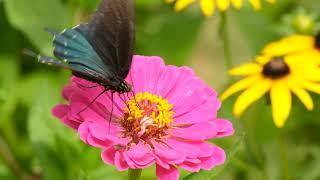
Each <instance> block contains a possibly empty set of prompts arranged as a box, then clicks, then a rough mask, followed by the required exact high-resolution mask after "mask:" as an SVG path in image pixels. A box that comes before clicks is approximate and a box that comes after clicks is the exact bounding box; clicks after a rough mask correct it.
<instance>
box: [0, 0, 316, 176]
mask: <svg viewBox="0 0 320 180" xmlns="http://www.w3.org/2000/svg"><path fill="white" fill-rule="evenodd" d="M97 3H98V0H32V1H31V0H0V155H1V158H0V179H1V180H2V179H4V180H7V179H8V180H11V179H34V180H38V179H45V180H60V179H61V180H62V179H68V180H69V179H70V180H74V179H79V180H87V179H90V180H100V179H101V180H102V179H104V180H105V179H108V180H112V179H121V178H126V172H123V173H118V172H117V171H116V170H115V169H114V168H113V167H111V166H106V165H105V164H103V163H102V161H101V159H100V155H99V153H100V152H99V150H98V149H94V148H91V147H88V146H86V145H84V144H83V143H82V142H81V141H80V140H79V138H78V137H77V135H76V133H74V132H73V131H72V130H70V129H68V128H66V127H64V125H63V124H62V123H60V122H59V121H58V120H57V119H54V118H53V117H52V116H51V112H50V111H51V108H52V107H53V106H54V105H55V104H57V103H59V102H61V101H62V100H61V97H60V91H61V88H62V87H63V85H64V84H66V83H67V82H68V81H69V77H70V72H66V71H63V70H60V69H54V68H50V67H47V66H44V65H41V64H38V63H37V62H36V60H34V59H32V58H29V57H26V56H24V55H22V53H21V52H22V49H23V48H29V49H33V50H36V51H39V52H42V53H46V54H48V55H51V51H52V47H51V36H50V35H49V34H48V33H46V32H45V31H43V29H44V27H50V28H54V29H57V30H63V29H64V28H67V27H72V26H74V25H76V24H78V23H80V22H83V21H87V20H88V18H89V16H90V14H91V13H92V12H93V11H94V9H95V7H96V5H97ZM319 9H320V1H315V0H278V2H277V3H276V4H275V5H267V4H264V8H263V9H262V10H261V11H259V12H255V11H254V10H252V8H251V7H250V6H249V5H248V3H247V5H246V7H245V8H243V9H241V10H240V11H236V10H228V31H229V35H230V40H231V45H232V57H233V64H234V65H238V64H240V63H242V62H245V61H247V60H250V59H253V58H254V55H255V54H256V53H257V52H259V50H260V49H261V48H262V47H263V46H264V45H265V44H266V43H268V42H270V41H272V40H277V39H278V38H280V37H281V36H284V35H288V34H292V33H295V32H299V33H306V34H312V33H314V31H316V30H318V29H317V28H318V22H319V17H318V16H319V14H318V12H319ZM136 11H137V15H136V16H137V34H136V36H137V37H136V39H137V42H136V50H135V52H136V54H143V55H158V56H161V57H163V58H164V59H165V60H166V62H167V63H168V64H175V65H188V66H191V67H193V68H194V69H195V71H196V74H197V75H199V76H200V77H201V78H203V79H204V80H205V81H206V82H207V83H208V84H210V85H211V86H212V87H214V88H215V89H216V90H217V91H218V92H221V91H222V90H224V89H225V87H226V86H227V85H229V84H230V83H231V81H230V79H229V78H228V77H227V68H226V67H225V65H224V64H225V63H224V58H223V47H222V42H221V40H220V39H221V38H220V37H221V36H220V35H219V33H218V28H219V27H218V25H219V13H216V14H215V16H214V17H211V18H204V17H202V15H201V13H200V10H199V9H198V7H197V6H196V5H194V6H192V7H190V8H188V9H187V10H186V11H184V12H183V13H175V12H174V11H173V8H172V6H171V5H168V4H165V3H164V2H163V1H161V0H136ZM301 14H303V15H308V16H310V17H312V20H313V23H312V24H311V26H310V27H301V26H299V20H297V18H296V17H297V15H301ZM313 96H314V99H315V104H316V108H315V110H314V111H313V112H307V111H306V110H305V109H304V107H303V106H302V105H301V103H300V102H298V101H297V100H296V99H294V105H293V111H292V113H291V116H290V118H289V120H288V123H287V125H286V127H285V128H284V129H281V130H279V129H276V128H275V126H274V125H273V122H272V119H271V108H270V107H269V105H268V103H267V102H266V100H265V99H263V100H261V101H259V102H258V103H256V104H255V105H254V106H252V107H251V108H250V109H249V110H248V111H247V113H246V114H245V115H244V117H243V118H241V120H239V119H235V118H234V117H233V116H232V114H231V109H232V104H233V102H234V99H230V100H229V101H227V102H225V103H224V104H223V106H222V110H221V112H220V117H225V118H228V119H230V120H232V121H233V123H234V125H235V127H236V128H237V133H236V134H235V135H234V136H233V137H231V138H224V139H221V140H218V141H215V143H217V144H219V145H221V146H222V147H224V148H225V149H226V150H227V151H228V152H229V154H228V155H229V157H228V158H229V160H228V161H227V163H226V165H225V166H223V167H219V168H216V169H214V170H213V171H212V172H211V173H212V174H211V175H213V176H214V177H213V178H214V179H222V180H224V179H225V180H229V179H230V180H232V179H239V180H242V179H249V180H260V179H261V180H264V179H266V180H269V179H270V180H278V179H279V180H281V179H288V180H289V179H297V180H313V179H314V180H316V179H320V141H319V140H320V118H319V117H320V111H319V109H320V98H319V97H318V96H316V95H313ZM244 133H245V136H244V140H242V141H241V142H240V143H239V142H238V139H239V138H241V137H242V136H243V134H244ZM234 146H236V147H234ZM222 170H223V171H222ZM182 174H183V175H182V176H181V179H182V178H183V176H184V175H185V174H186V172H182ZM205 177H206V176H203V177H202V178H201V177H199V176H194V177H191V178H190V176H189V179H207V178H205ZM143 179H155V174H154V168H150V169H149V170H146V171H144V172H143Z"/></svg>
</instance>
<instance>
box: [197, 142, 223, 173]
mask: <svg viewBox="0 0 320 180" xmlns="http://www.w3.org/2000/svg"><path fill="white" fill-rule="evenodd" d="M212 150H213V151H212V155H211V156H209V157H206V158H200V160H201V161H202V163H201V168H202V169H205V170H211V169H212V168H213V167H215V166H218V165H222V164H223V163H224V162H225V160H226V154H225V152H224V150H223V149H221V148H220V147H218V146H214V145H212Z"/></svg>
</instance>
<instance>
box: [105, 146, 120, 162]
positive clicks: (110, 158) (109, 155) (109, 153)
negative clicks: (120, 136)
mask: <svg viewBox="0 0 320 180" xmlns="http://www.w3.org/2000/svg"><path fill="white" fill-rule="evenodd" d="M116 152H117V151H116V150H115V149H114V147H113V146H112V147H109V148H107V149H105V150H104V151H102V153H101V158H102V160H103V162H104V163H106V164H110V165H114V157H115V155H116Z"/></svg>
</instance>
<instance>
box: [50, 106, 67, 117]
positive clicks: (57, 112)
mask: <svg viewBox="0 0 320 180" xmlns="http://www.w3.org/2000/svg"><path fill="white" fill-rule="evenodd" d="M69 110H70V108H69V106H68V105H64V104H59V105H57V106H55V107H54V108H53V109H52V114H53V116H55V117H57V118H63V117H64V116H66V115H67V113H68V111H69Z"/></svg>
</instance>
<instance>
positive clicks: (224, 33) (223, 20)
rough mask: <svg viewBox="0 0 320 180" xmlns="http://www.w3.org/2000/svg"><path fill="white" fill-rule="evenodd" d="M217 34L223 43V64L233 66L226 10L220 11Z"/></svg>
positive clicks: (228, 66) (229, 67)
mask: <svg viewBox="0 0 320 180" xmlns="http://www.w3.org/2000/svg"><path fill="white" fill-rule="evenodd" d="M219 36H220V38H221V40H222V43H223V52H224V61H225V65H226V67H227V68H228V69H231V68H232V67H233V63H232V54H231V47H230V39H229V34H228V17H227V13H226V11H224V12H221V13H220V24H219Z"/></svg>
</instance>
